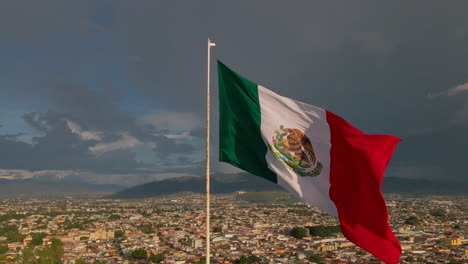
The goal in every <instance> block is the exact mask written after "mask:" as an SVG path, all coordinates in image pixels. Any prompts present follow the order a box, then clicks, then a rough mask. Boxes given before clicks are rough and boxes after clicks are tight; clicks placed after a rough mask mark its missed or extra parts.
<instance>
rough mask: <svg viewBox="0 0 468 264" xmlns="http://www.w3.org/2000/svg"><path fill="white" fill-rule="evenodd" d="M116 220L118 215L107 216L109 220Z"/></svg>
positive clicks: (118, 217) (118, 218)
mask: <svg viewBox="0 0 468 264" xmlns="http://www.w3.org/2000/svg"><path fill="white" fill-rule="evenodd" d="M116 220H120V215H116V214H113V215H111V216H109V221H116Z"/></svg>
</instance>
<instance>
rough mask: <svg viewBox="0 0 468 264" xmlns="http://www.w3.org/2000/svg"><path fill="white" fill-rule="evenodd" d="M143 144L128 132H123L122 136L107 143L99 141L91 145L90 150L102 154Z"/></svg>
mask: <svg viewBox="0 0 468 264" xmlns="http://www.w3.org/2000/svg"><path fill="white" fill-rule="evenodd" d="M140 144H142V143H141V141H140V140H138V139H137V138H135V137H133V136H130V135H129V134H128V133H126V132H125V133H121V138H120V139H118V140H116V141H112V142H106V143H98V144H96V145H95V146H93V147H90V148H89V150H90V151H91V152H93V153H94V154H97V155H100V154H102V153H105V152H109V151H112V150H118V149H130V148H133V147H136V146H138V145H140Z"/></svg>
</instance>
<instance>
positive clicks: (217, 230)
mask: <svg viewBox="0 0 468 264" xmlns="http://www.w3.org/2000/svg"><path fill="white" fill-rule="evenodd" d="M221 232H223V228H222V227H220V226H217V227H215V228H213V233H221Z"/></svg>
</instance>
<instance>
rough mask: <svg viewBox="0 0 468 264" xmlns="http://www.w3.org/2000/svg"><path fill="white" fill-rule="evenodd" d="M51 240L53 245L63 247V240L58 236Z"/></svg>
mask: <svg viewBox="0 0 468 264" xmlns="http://www.w3.org/2000/svg"><path fill="white" fill-rule="evenodd" d="M50 242H51V243H52V247H62V246H63V243H62V240H60V239H58V238H52V239H51V240H50Z"/></svg>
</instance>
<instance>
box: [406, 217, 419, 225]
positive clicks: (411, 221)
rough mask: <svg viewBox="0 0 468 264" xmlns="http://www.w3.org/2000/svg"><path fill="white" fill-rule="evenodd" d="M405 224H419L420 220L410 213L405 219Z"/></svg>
mask: <svg viewBox="0 0 468 264" xmlns="http://www.w3.org/2000/svg"><path fill="white" fill-rule="evenodd" d="M405 224H407V225H419V224H421V220H420V219H419V218H417V217H416V216H414V215H412V216H410V217H408V218H407V219H406V220H405Z"/></svg>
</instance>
